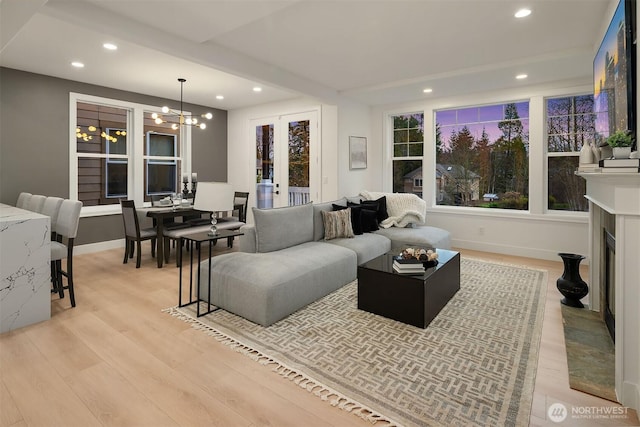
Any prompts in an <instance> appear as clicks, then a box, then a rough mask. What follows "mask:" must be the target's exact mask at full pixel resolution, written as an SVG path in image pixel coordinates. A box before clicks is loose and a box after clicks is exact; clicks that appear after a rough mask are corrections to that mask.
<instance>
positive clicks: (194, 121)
mask: <svg viewBox="0 0 640 427" xmlns="http://www.w3.org/2000/svg"><path fill="white" fill-rule="evenodd" d="M178 81H179V82H180V111H175V110H172V109H170V108H169V107H166V106H165V107H162V113H163V114H166V115H168V116H170V117H171V116H173V117H174V118H177V119H178V123H175V122H174V123H172V124H171V129H174V130H175V129H178V128H179V127H180V126H195V127H199V128H200V129H205V128H206V127H207V125H206V123H204V122H200V121H198V118H197V117H194V116H193V115H191V114H184V112H183V111H182V91H183V86H184V83H185V82H186V81H187V80H186V79H183V78H179V79H178ZM200 117H202V118H203V119H207V120H211V118H212V117H213V114H211V113H206V114H202V115H200ZM151 118H152V119H153V120H154V121H155V122H156V124H158V125H159V124H162V123H169V121H168V120H166V119H165V118H164V117H163V116H161V115H160V114H158V113H153V114H151Z"/></svg>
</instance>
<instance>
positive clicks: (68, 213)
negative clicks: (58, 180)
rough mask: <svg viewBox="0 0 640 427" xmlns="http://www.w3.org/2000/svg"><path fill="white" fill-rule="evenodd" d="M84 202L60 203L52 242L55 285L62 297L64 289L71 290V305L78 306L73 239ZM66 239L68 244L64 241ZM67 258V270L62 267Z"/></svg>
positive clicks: (68, 201) (69, 201)
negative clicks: (75, 289)
mask: <svg viewBox="0 0 640 427" xmlns="http://www.w3.org/2000/svg"><path fill="white" fill-rule="evenodd" d="M81 209H82V202H80V201H75V200H68V199H65V200H63V201H62V203H61V204H60V210H59V211H58V218H57V220H56V227H55V230H56V240H55V241H53V242H51V262H52V263H55V267H54V270H55V271H54V278H53V287H54V291H56V292H58V294H59V295H60V298H64V290H65V289H68V290H69V298H70V300H71V307H75V306H76V297H75V293H74V290H73V241H74V239H75V238H76V235H77V234H78V224H79V222H80V210H81ZM65 240H66V242H67V243H66V245H65V244H64V243H63V241H65ZM64 258H66V259H67V270H66V271H64V270H63V269H62V260H63V259H64ZM63 277H66V278H67V286H64V284H63Z"/></svg>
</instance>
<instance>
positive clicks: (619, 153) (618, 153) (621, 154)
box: [613, 147, 631, 159]
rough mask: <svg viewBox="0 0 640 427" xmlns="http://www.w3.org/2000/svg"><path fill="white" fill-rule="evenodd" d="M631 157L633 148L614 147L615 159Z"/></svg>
mask: <svg viewBox="0 0 640 427" xmlns="http://www.w3.org/2000/svg"><path fill="white" fill-rule="evenodd" d="M630 155H631V147H613V158H614V159H628V158H629V156H630Z"/></svg>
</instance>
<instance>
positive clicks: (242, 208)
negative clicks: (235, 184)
mask: <svg viewBox="0 0 640 427" xmlns="http://www.w3.org/2000/svg"><path fill="white" fill-rule="evenodd" d="M248 204H249V193H248V192H242V191H236V192H235V193H234V195H233V207H234V212H235V211H236V210H237V211H238V216H237V217H235V216H233V215H232V216H231V217H229V219H230V220H235V221H240V222H245V223H246V222H247V205H248Z"/></svg>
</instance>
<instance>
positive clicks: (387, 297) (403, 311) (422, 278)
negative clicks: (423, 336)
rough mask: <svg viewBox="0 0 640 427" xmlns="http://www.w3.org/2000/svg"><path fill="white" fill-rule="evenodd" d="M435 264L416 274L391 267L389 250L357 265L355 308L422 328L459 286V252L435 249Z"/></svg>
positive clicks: (393, 254)
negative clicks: (405, 272)
mask: <svg viewBox="0 0 640 427" xmlns="http://www.w3.org/2000/svg"><path fill="white" fill-rule="evenodd" d="M436 252H437V253H438V265H436V266H435V267H429V268H426V269H425V271H424V273H420V274H401V273H397V272H395V271H394V270H393V258H394V257H395V256H397V255H398V254H399V253H400V251H399V250H398V251H397V252H389V253H386V254H384V255H382V256H379V257H377V258H374V259H373V260H371V261H369V262H367V263H364V264H363V265H361V266H359V267H358V308H359V309H361V310H365V311H368V312H370V313H375V314H378V315H380V316H384V317H388V318H389V319H394V320H398V321H400V322H403V323H407V324H409V325H413V326H418V327H420V328H426V327H427V325H429V323H431V321H432V320H433V319H434V318H435V317H436V316H437V315H438V313H439V312H440V310H442V308H443V307H444V306H445V305H446V304H447V302H449V300H450V299H451V297H453V295H455V293H456V292H458V290H459V289H460V254H459V253H458V252H455V251H449V250H445V249H436Z"/></svg>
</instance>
